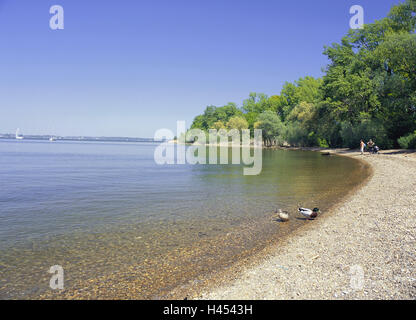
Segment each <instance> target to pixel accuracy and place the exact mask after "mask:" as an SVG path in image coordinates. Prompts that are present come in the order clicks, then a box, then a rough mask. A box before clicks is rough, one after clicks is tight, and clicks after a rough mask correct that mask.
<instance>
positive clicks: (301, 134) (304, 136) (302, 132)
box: [285, 123, 310, 147]
mask: <svg viewBox="0 0 416 320" xmlns="http://www.w3.org/2000/svg"><path fill="white" fill-rule="evenodd" d="M285 138H286V139H285V140H286V141H287V142H288V143H289V144H290V145H291V146H295V147H305V146H307V145H308V143H309V140H310V137H309V134H308V131H307V130H306V129H305V128H303V127H301V126H300V125H299V124H297V123H288V124H287V125H286V130H285Z"/></svg>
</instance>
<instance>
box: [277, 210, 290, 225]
mask: <svg viewBox="0 0 416 320" xmlns="http://www.w3.org/2000/svg"><path fill="white" fill-rule="evenodd" d="M275 213H277V215H278V217H279V219H280V220H281V221H283V222H286V221H289V213H288V212H287V211H282V209H279V211H277V210H276V211H275Z"/></svg>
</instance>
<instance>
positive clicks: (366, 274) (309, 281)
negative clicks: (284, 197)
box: [173, 148, 416, 299]
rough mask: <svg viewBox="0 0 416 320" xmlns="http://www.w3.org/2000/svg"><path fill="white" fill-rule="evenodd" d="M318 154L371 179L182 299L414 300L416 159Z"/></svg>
mask: <svg viewBox="0 0 416 320" xmlns="http://www.w3.org/2000/svg"><path fill="white" fill-rule="evenodd" d="M308 150H311V149H308ZM321 150H322V149H319V148H315V149H314V150H312V151H321ZM325 151H327V152H331V153H336V154H338V155H342V156H348V157H352V158H355V159H359V160H363V161H364V162H365V163H367V164H368V165H370V166H371V169H372V170H373V174H372V175H371V176H370V177H369V178H368V179H366V181H364V182H363V183H361V184H360V185H359V186H357V188H356V189H355V190H353V192H350V193H349V194H348V195H347V196H346V197H344V199H343V200H341V202H340V203H338V204H336V205H335V206H333V207H332V208H331V210H330V212H328V213H327V214H325V215H323V216H322V217H321V219H317V220H315V221H312V222H311V223H310V224H308V228H306V225H305V226H302V227H300V228H299V229H298V230H296V231H295V232H293V233H291V235H290V237H287V238H286V239H282V241H279V247H277V248H276V247H275V246H273V244H270V246H268V248H267V249H265V250H263V251H262V252H261V253H260V254H256V255H255V256H254V257H252V258H250V259H246V260H245V261H241V262H238V263H236V264H235V265H234V266H232V267H231V268H228V269H227V270H224V271H222V272H219V273H218V274H217V275H215V276H213V277H212V278H211V279H209V281H206V283H204V285H201V286H197V288H194V289H193V290H191V291H192V292H188V294H189V295H188V297H192V298H194V299H356V298H358V299H392V298H393V299H414V298H415V297H416V273H415V270H416V256H415V255H414V248H415V245H416V219H414V218H415V217H416V212H412V210H411V205H412V203H415V202H416V191H414V190H413V189H414V182H415V181H416V154H415V153H410V154H409V153H405V152H403V151H384V152H382V154H381V155H378V156H377V155H367V154H366V155H364V156H361V155H360V154H359V152H354V151H348V150H345V149H338V150H325ZM369 199H371V200H372V201H368V200H369ZM393 200H394V201H393ZM352 217H353V219H352ZM412 218H413V219H412ZM386 265H387V266H388V268H386ZM357 272H358V275H357ZM361 274H362V277H361ZM357 277H358V278H357ZM357 279H358V280H357ZM360 279H362V280H360ZM188 289H189V288H188ZM181 291H182V292H181ZM179 293H182V294H184V291H183V290H178V291H177V292H176V294H173V296H174V297H177V298H178V297H179V296H178V294H179Z"/></svg>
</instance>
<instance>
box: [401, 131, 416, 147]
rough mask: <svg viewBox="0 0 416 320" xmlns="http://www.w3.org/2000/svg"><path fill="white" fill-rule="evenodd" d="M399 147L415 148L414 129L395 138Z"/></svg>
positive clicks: (415, 136) (415, 133)
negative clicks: (405, 134)
mask: <svg viewBox="0 0 416 320" xmlns="http://www.w3.org/2000/svg"><path fill="white" fill-rule="evenodd" d="M397 142H398V143H399V145H400V147H402V148H403V149H416V131H415V132H413V133H411V134H408V135H407V136H404V137H400V138H399V139H397Z"/></svg>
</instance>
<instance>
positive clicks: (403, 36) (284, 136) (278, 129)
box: [192, 0, 416, 148]
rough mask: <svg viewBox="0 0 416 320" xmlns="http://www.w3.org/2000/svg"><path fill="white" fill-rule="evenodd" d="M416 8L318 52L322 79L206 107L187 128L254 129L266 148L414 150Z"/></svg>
mask: <svg viewBox="0 0 416 320" xmlns="http://www.w3.org/2000/svg"><path fill="white" fill-rule="evenodd" d="M415 30H416V0H406V1H404V2H403V3H401V4H398V5H396V6H393V7H392V9H391V10H390V12H389V14H388V15H387V17H386V18H384V19H381V20H379V21H375V22H374V23H372V24H366V25H365V26H364V28H363V29H357V30H350V31H349V32H348V34H347V35H346V36H344V37H343V38H342V39H341V41H340V43H334V44H332V45H330V46H328V47H325V49H324V54H325V55H326V56H327V57H328V59H329V64H328V66H327V67H326V70H325V74H324V76H323V77H322V79H315V78H313V77H309V76H306V77H304V78H300V79H299V80H297V81H294V82H293V83H291V82H286V83H285V84H284V85H283V88H282V90H281V91H280V93H279V94H278V95H273V96H271V97H268V96H267V95H265V94H263V93H250V95H249V97H248V98H247V99H246V100H244V101H243V103H242V106H241V107H240V108H239V107H237V105H236V104H234V103H228V104H227V105H225V106H223V107H215V106H208V107H207V108H206V109H205V111H204V113H203V114H202V115H199V116H197V117H195V119H194V121H193V123H192V128H200V129H203V130H205V131H207V130H208V129H211V128H214V129H221V128H224V127H226V128H232V127H233V128H237V129H239V130H241V129H243V128H249V129H250V130H253V129H255V128H258V129H262V130H263V139H264V143H265V145H274V144H283V143H289V144H290V145H295V146H320V147H341V146H343V147H350V148H354V147H357V146H358V144H359V141H360V139H370V138H372V139H373V140H374V141H376V143H377V144H378V145H379V146H380V147H381V148H390V147H393V146H394V147H398V146H399V145H400V146H402V147H403V148H404V147H406V148H407V147H409V148H410V147H411V146H413V141H414V140H413V137H414V135H415V133H414V132H415V130H416V34H415Z"/></svg>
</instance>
